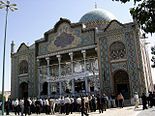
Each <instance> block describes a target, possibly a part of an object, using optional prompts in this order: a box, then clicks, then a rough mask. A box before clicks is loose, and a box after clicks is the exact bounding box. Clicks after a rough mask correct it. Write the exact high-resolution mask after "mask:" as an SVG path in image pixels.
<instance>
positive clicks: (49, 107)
mask: <svg viewBox="0 0 155 116" xmlns="http://www.w3.org/2000/svg"><path fill="white" fill-rule="evenodd" d="M133 99H134V104H135V109H136V108H138V107H139V104H140V101H142V102H141V103H142V105H143V109H147V108H148V107H153V106H155V92H154V93H152V92H150V93H149V95H148V96H147V95H146V94H144V93H143V95H142V96H141V97H139V95H138V93H137V92H135V93H134V96H133ZM140 99H141V100H140ZM123 106H124V97H123V95H122V94H121V93H119V94H118V95H117V96H112V95H111V96H109V97H108V96H107V95H106V94H102V95H99V94H97V95H96V96H95V95H90V96H87V95H85V96H76V97H75V96H74V97H69V96H65V97H64V96H61V97H60V98H24V99H15V100H11V99H8V101H6V102H5V111H6V115H9V112H10V111H11V112H14V113H15V115H21V116H23V115H25V116H26V115H31V114H32V113H36V114H41V113H46V114H51V115H52V114H55V113H60V114H66V115H69V113H71V114H72V113H73V112H81V116H83V115H86V116H88V115H89V114H88V113H91V112H96V111H97V110H98V111H99V113H103V112H104V111H106V109H107V108H111V107H120V108H123Z"/></svg>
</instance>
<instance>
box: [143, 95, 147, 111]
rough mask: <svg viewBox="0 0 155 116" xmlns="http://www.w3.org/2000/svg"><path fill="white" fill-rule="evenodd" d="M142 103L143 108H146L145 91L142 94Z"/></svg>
mask: <svg viewBox="0 0 155 116" xmlns="http://www.w3.org/2000/svg"><path fill="white" fill-rule="evenodd" d="M142 104H143V110H145V109H147V97H146V95H145V93H143V95H142Z"/></svg>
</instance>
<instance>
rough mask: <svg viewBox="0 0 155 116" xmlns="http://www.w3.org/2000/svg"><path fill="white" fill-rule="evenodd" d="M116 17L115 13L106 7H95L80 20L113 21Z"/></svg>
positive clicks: (85, 21)
mask: <svg viewBox="0 0 155 116" xmlns="http://www.w3.org/2000/svg"><path fill="white" fill-rule="evenodd" d="M114 19H116V18H115V16H114V15H113V14H111V13H110V12H109V11H106V10H104V9H94V10H92V11H90V12H88V13H86V14H85V15H83V16H82V18H81V19H80V21H79V22H82V23H91V22H98V21H111V20H114Z"/></svg>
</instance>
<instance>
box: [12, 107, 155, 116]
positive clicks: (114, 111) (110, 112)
mask: <svg viewBox="0 0 155 116" xmlns="http://www.w3.org/2000/svg"><path fill="white" fill-rule="evenodd" d="M9 116H18V115H14V113H10V115H9ZM30 116H66V115H65V114H58V113H56V114H55V115H46V114H44V113H42V114H40V115H37V114H32V115H30ZM68 116H81V114H80V112H74V113H73V114H69V115H68ZM89 116H155V107H154V108H149V109H147V110H142V107H141V106H140V107H139V108H138V109H136V110H134V106H130V107H124V108H110V109H107V111H104V112H103V113H99V111H98V110H97V111H96V112H91V113H89Z"/></svg>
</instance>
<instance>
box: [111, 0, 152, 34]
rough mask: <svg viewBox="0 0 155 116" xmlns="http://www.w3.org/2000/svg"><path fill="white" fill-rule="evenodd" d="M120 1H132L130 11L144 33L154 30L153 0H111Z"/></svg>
mask: <svg viewBox="0 0 155 116" xmlns="http://www.w3.org/2000/svg"><path fill="white" fill-rule="evenodd" d="M112 1H119V2H122V3H126V2H131V1H133V2H134V7H133V8H131V9H130V13H131V15H132V17H133V19H135V20H136V21H137V23H138V25H139V26H140V28H141V29H142V30H144V32H146V33H151V34H152V33H154V32H155V0H112Z"/></svg>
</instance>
